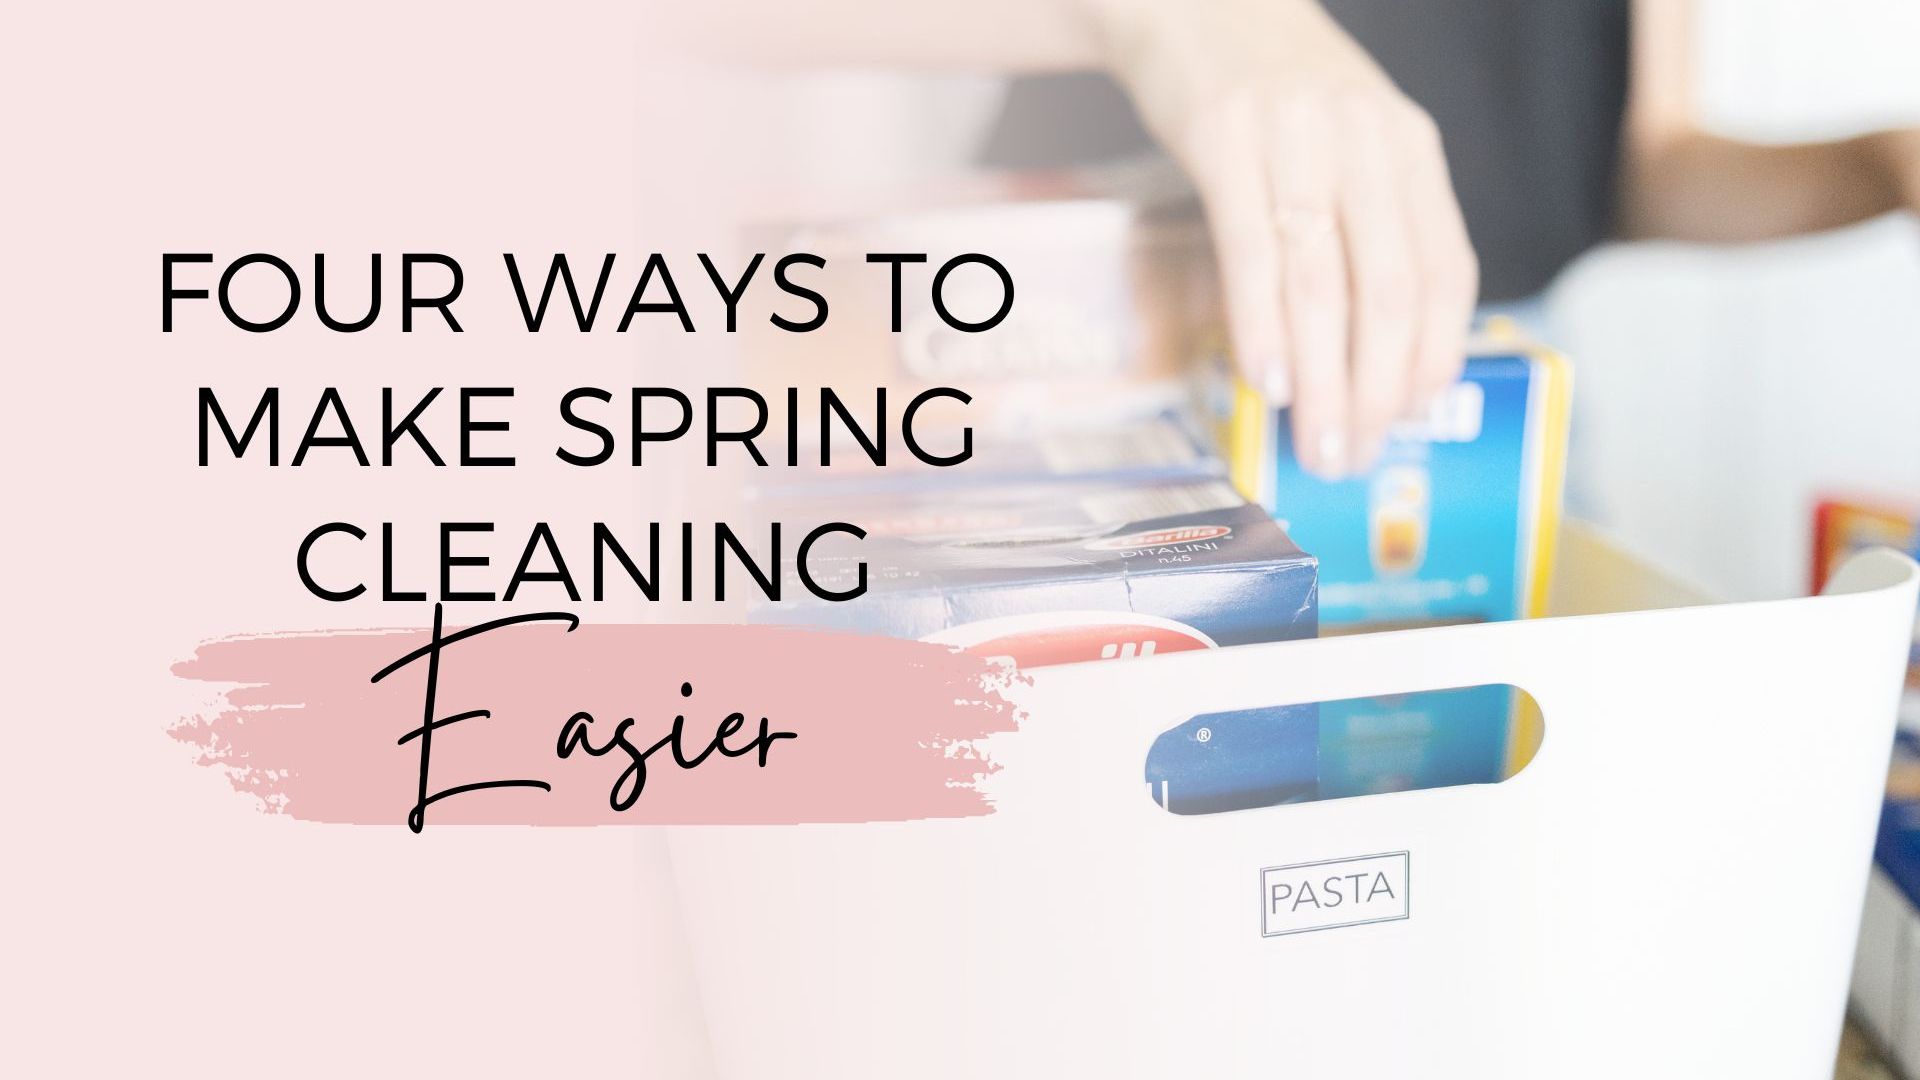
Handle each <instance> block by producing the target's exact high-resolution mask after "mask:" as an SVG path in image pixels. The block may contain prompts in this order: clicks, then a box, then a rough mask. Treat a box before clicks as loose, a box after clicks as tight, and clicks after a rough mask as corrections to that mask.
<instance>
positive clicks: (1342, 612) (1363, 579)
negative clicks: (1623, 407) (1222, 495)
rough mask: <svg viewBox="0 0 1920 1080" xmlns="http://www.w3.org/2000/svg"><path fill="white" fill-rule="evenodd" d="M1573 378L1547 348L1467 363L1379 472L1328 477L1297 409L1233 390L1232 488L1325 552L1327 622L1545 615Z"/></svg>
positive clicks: (1392, 445) (1404, 427)
mask: <svg viewBox="0 0 1920 1080" xmlns="http://www.w3.org/2000/svg"><path fill="white" fill-rule="evenodd" d="M1569 391H1570V376H1569V371H1568V368H1567V365H1566V363H1565V361H1564V360H1562V359H1561V358H1560V357H1559V356H1558V355H1557V354H1554V353H1551V352H1548V351H1547V350H1544V349H1529V350H1525V351H1520V350H1516V351H1513V352H1508V353H1500V354H1483V355H1477V356H1473V357H1471V358H1469V359H1468V361H1467V365H1466V374H1465V377H1464V378H1463V379H1462V380H1461V381H1460V382H1458V383H1456V384H1455V385H1453V386H1452V387H1451V388H1449V389H1448V390H1447V391H1446V392H1445V393H1443V394H1442V395H1440V397H1439V398H1438V399H1437V400H1436V401H1435V402H1434V404H1433V406H1432V408H1431V409H1430V410H1429V411H1428V412H1427V413H1426V415H1424V416H1422V417H1420V418H1418V419H1415V420H1411V421H1406V422H1403V423H1400V424H1398V425H1396V426H1395V427H1394V428H1393V430H1392V432H1391V434H1390V436H1389V438H1388V442H1387V446H1386V449H1385V451H1384V452H1383V453H1382V454H1381V457H1380V459H1379V461H1378V463H1377V464H1376V465H1375V466H1374V468H1373V470H1372V471H1371V472H1369V473H1367V474H1365V475H1362V476H1355V477H1351V478H1348V479H1345V480H1341V481H1335V482H1327V481H1323V480H1320V479H1318V478H1316V477H1314V476H1312V475H1310V474H1308V473H1307V472H1306V471H1305V470H1303V469H1302V468H1301V467H1300V465H1299V463H1298V461H1296V460H1295V458H1294V455H1293V431H1292V428H1291V426H1290V424H1289V417H1288V414H1287V411H1286V410H1284V409H1279V410H1275V409H1271V408H1268V407H1266V406H1265V404H1264V403H1263V402H1262V401H1261V400H1260V399H1259V398H1258V396H1257V395H1255V394H1254V393H1252V392H1251V391H1250V390H1246V389H1242V390H1240V391H1238V392H1237V393H1236V399H1235V403H1234V413H1233V421H1232V425H1231V431H1230V434H1229V454H1228V457H1229V464H1230V468H1231V475H1232V477H1233V480H1234V483H1235V485H1236V486H1237V487H1238V488H1239V489H1240V490H1241V492H1242V493H1243V494H1245V495H1246V496H1247V497H1248V498H1249V499H1251V500H1253V501H1254V502H1255V503H1257V504H1259V505H1260V506H1263V507H1265V508H1266V509H1267V510H1268V511H1269V512H1271V513H1272V514H1273V515H1274V517H1275V518H1276V519H1278V520H1279V521H1280V522H1281V524H1282V525H1283V526H1284V527H1285V528H1286V529H1287V531H1288V532H1289V533H1290V534H1291V535H1292V536H1294V538H1295V539H1297V540H1298V541H1299V542H1300V543H1301V544H1302V545H1303V546H1305V547H1306V548H1307V549H1308V550H1310V551H1312V552H1313V553H1314V554H1315V555H1316V556H1318V557H1319V559H1320V619H1321V622H1322V623H1323V624H1324V625H1326V626H1329V627H1335V628H1338V627H1352V626H1368V627H1375V626H1382V625H1395V626H1399V625H1420V624H1437V623H1456V622H1484V621H1490V620H1500V619H1515V618H1522V617H1526V616H1531V615H1538V614H1540V613H1541V612H1542V611H1543V610H1544V607H1545V603H1546V582H1547V579H1548V575H1549V572H1550V570H1551V565H1550V564H1551V558H1552V551H1553V542H1554V536H1555V531H1556V528H1557V526H1558V522H1559V506H1560V490H1561V484H1562V478H1563V477H1564V475H1565V461H1566V438H1567V413H1568V400H1569Z"/></svg>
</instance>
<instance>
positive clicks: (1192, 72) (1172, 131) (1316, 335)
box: [1088, 0, 1479, 477]
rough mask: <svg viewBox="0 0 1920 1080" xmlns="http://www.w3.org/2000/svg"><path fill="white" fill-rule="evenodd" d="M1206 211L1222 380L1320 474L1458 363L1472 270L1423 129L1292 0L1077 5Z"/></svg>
mask: <svg viewBox="0 0 1920 1080" xmlns="http://www.w3.org/2000/svg"><path fill="white" fill-rule="evenodd" d="M1088 2H1089V3H1091V4H1092V5H1093V8H1092V10H1093V12H1094V16H1095V21H1096V25H1097V28H1098V29H1097V32H1098V34H1099V36H1100V38H1101V41H1102V48H1103V50H1104V53H1105V56H1106V61H1107V66H1108V68H1109V70H1110V71H1111V72H1112V73H1113V74H1114V75H1115V77H1117V78H1118V79H1119V80H1120V81H1121V83H1122V84H1123V85H1125V86H1126V88H1127V90H1128V92H1129V93H1130V94H1131V95H1132V97H1133V100H1134V103H1135V106H1136V108H1138V110H1139V111H1140V114H1141V116H1142V117H1143V118H1144V120H1145V121H1146V124H1147V126H1148V127H1149V128H1150V129H1151V130H1152V131H1153V132H1154V134H1155V135H1156V136H1157V137H1158V138H1159V139H1160V140H1161V142H1162V143H1163V144H1164V145H1165V146H1166V147H1167V148H1168V150H1169V151H1170V152H1171V153H1172V154H1173V155H1174V156H1175V157H1176V158H1177V159H1178V160H1179V161H1180V162H1181V164H1182V165H1183V166H1184V167H1185V168H1186V170H1187V172H1188V174H1189V175H1190V176H1191V177H1192V179H1193V181H1194V183H1195V186H1196V187H1197V188H1198V189H1199V191H1200V195H1201V198H1202V200H1203V202H1204V203H1205V205H1206V211H1207V218H1208V221H1209V225H1210V228H1211V231H1212V233H1213V238H1214V244H1215V247H1216V249H1217V251H1218V253H1219V259H1220V270H1221V275H1222V277H1223V279H1224V282H1225V288H1226V294H1227V307H1228V315H1229V319H1230V325H1231V329H1232V335H1233V344H1234V351H1235V354H1236V357H1237V360H1238V364H1239V368H1240V371H1241V373H1242V374H1243V375H1244V376H1245V377H1246V378H1247V379H1248V380H1249V381H1250V382H1251V383H1252V384H1253V385H1254V386H1255V387H1258V388H1261V389H1262V390H1264V392H1265V393H1266V395H1267V396H1268V397H1269V398H1270V399H1271V400H1272V401H1273V402H1274V403H1275V404H1284V403H1287V402H1289V401H1290V402H1291V403H1292V405H1293V431H1294V448H1295V452H1296V453H1297V455H1298V456H1299V459H1300V461H1301V463H1302V464H1303V465H1305V466H1306V467H1307V468H1308V469H1310V470H1312V471H1313V472H1315V473H1318V474H1320V475H1322V476H1326V477H1339V476H1343V475H1347V474H1349V473H1353V472H1358V471H1363V470H1365V469H1366V468H1368V467H1369V466H1371V465H1372V463H1373V460H1374V458H1375V457H1376V456H1377V455H1378V453H1379V449H1380V445H1381V443H1382V441H1383V439H1384V438H1385V435H1386V431H1387V427H1388V425H1389V424H1391V423H1392V422H1393V421H1394V420H1395V419H1397V418H1398V417H1400V416H1402V415H1404V414H1405V413H1407V412H1409V411H1410V410H1412V409H1414V408H1417V407H1419V406H1421V405H1423V404H1424V403H1425V402H1426V401H1427V400H1428V399H1429V398H1431V397H1432V396H1433V395H1434V394H1436V393H1438V392H1439V391H1440V390H1441V389H1443V388H1444V387H1445V386H1447V385H1448V384H1449V383H1451V382H1452V381H1453V380H1454V379H1456V378H1457V377H1458V376H1459V374H1460V369H1461V365H1462V363H1463V361H1464V357H1465V345H1466V334H1467V329H1468V323H1469V321H1470V320H1471V318H1472V310H1473V304H1474V301H1475V298H1476V295H1477V292H1478V287H1479V277H1478V275H1479V270H1478V265H1477V263H1476V262H1475V260H1474V255H1473V249H1472V247H1471V246H1470V245H1469V243H1468V240H1467V233H1466V226H1465V224H1464V222H1463V221H1462V220H1461V216H1460V207H1459V204H1458V202H1456V201H1455V199H1454V195H1453V186H1452V182H1451V181H1450V179H1449V178H1448V175H1447V165H1446V160H1445V158H1444V156H1443V154H1442V153H1441V148H1440V137H1439V133H1438V131H1437V130H1436V129H1435V127H1434V125H1433V121H1432V120H1431V119H1429V118H1428V116H1427V114H1426V113H1425V112H1423V111H1422V110H1421V109H1420V108H1419V107H1418V106H1416V105H1415V104H1414V103H1413V102H1412V101H1410V100H1409V99H1408V98H1407V97H1406V96H1405V95H1404V94H1402V93H1401V92H1400V91H1399V90H1398V89H1397V88H1395V87H1394V85H1393V83H1392V82H1391V81H1389V80H1388V78H1387V77H1386V75H1385V74H1384V73H1383V72H1382V71H1381V70H1380V69H1379V67H1378V66H1377V65H1376V64H1375V63H1374V62H1373V60H1372V59H1371V58H1370V57H1369V56H1367V54H1366V53H1365V51H1364V50H1362V49H1361V48H1360V46H1359V45H1358V44H1357V43H1356V42H1354V41H1353V39H1352V38H1350V37H1348V36H1347V34H1346V33H1345V32H1344V31H1342V30H1341V29H1340V28H1339V26H1337V25H1336V24H1335V23H1334V22H1333V20H1332V19H1331V18H1330V17H1329V16H1328V15H1327V14H1326V13H1325V12H1324V11H1323V10H1321V8H1320V7H1319V6H1318V5H1317V4H1315V3H1312V2H1310V0H1195V2H1190V3H1179V4H1172V3H1165V2H1164V0H1088Z"/></svg>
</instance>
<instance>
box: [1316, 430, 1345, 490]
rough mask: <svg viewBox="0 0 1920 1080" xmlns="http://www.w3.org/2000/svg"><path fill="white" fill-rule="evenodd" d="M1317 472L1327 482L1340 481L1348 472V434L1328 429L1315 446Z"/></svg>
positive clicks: (1321, 434)
mask: <svg viewBox="0 0 1920 1080" xmlns="http://www.w3.org/2000/svg"><path fill="white" fill-rule="evenodd" d="M1313 452H1314V463H1315V465H1316V469H1315V471H1316V472H1318V473H1319V474H1320V476H1321V477H1322V478H1323V479H1326V480H1338V479H1340V478H1341V477H1342V476H1344V475H1346V471H1347V433H1346V432H1344V431H1342V430H1340V429H1339V428H1328V429H1327V430H1325V431H1323V432H1321V433H1320V438H1319V439H1318V440H1317V441H1315V443H1314V446H1313Z"/></svg>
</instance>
